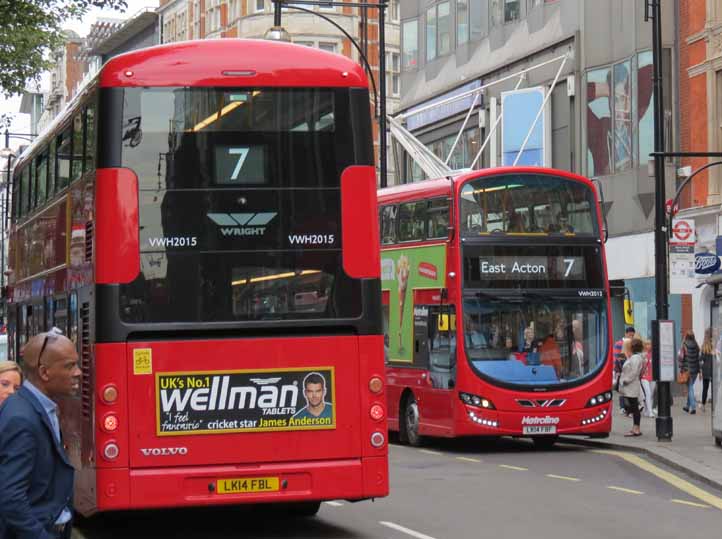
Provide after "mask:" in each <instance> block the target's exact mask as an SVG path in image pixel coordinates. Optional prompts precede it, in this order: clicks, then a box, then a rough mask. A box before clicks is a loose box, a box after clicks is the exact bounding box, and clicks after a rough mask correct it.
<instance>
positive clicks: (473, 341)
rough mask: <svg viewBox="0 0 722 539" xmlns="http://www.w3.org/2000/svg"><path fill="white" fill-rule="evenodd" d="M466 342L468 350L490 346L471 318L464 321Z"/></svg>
mask: <svg viewBox="0 0 722 539" xmlns="http://www.w3.org/2000/svg"><path fill="white" fill-rule="evenodd" d="M464 342H465V343H466V347H467V348H474V349H479V348H486V347H487V344H488V343H487V340H486V337H485V336H484V334H483V333H482V332H481V330H480V329H479V326H478V325H477V324H476V322H474V321H473V320H472V319H471V317H466V319H465V320H464Z"/></svg>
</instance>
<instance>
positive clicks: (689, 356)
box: [679, 329, 699, 415]
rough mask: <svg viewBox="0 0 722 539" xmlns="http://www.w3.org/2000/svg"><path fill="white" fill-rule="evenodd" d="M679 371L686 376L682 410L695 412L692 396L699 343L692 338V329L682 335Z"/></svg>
mask: <svg viewBox="0 0 722 539" xmlns="http://www.w3.org/2000/svg"><path fill="white" fill-rule="evenodd" d="M680 352H681V355H682V357H681V359H682V361H681V366H680V369H679V370H680V372H683V373H684V372H686V373H687V375H688V378H687V406H684V407H683V408H682V410H684V411H685V412H687V413H689V414H692V415H694V414H696V413H697V399H695V397H694V382H695V380H697V375H698V374H699V345H698V344H697V340H696V339H695V338H694V331H692V330H691V329H688V330H687V332H686V333H685V336H684V343H682V349H681V351H680Z"/></svg>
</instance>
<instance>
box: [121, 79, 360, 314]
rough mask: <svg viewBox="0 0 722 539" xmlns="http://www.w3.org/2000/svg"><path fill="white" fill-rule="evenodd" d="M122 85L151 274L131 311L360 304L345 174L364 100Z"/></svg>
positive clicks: (345, 308) (352, 308)
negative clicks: (344, 208) (347, 248)
mask: <svg viewBox="0 0 722 539" xmlns="http://www.w3.org/2000/svg"><path fill="white" fill-rule="evenodd" d="M123 92H124V96H123V120H122V122H123V125H122V166H123V167H126V168H129V169H132V170H133V171H134V173H135V174H136V175H137V176H138V182H139V187H140V193H139V197H140V200H139V204H140V206H139V209H140V216H139V224H140V233H139V234H140V250H141V253H140V256H141V260H140V263H141V271H140V275H139V276H138V277H137V278H136V279H135V280H134V281H133V282H131V283H129V284H126V285H121V307H120V308H121V318H122V319H123V320H124V321H125V322H128V323H155V322H158V323H165V322H195V323H201V322H220V321H246V320H247V321H257V320H298V319H309V318H313V319H333V318H353V317H357V316H359V315H360V309H361V299H360V293H361V292H360V285H359V283H358V282H357V281H354V280H353V279H351V278H349V277H348V276H347V275H346V274H345V273H344V271H343V269H342V268H343V264H342V258H341V256H342V250H341V249H342V244H341V211H340V200H341V197H340V177H341V174H342V172H343V170H344V169H345V168H346V167H347V166H349V165H352V164H357V161H358V153H359V150H358V148H357V147H356V145H355V142H354V140H355V137H354V133H355V132H356V130H358V129H362V128H363V126H359V125H358V122H360V121H361V119H362V118H363V115H362V114H358V113H357V112H354V110H355V108H358V105H359V103H363V102H364V101H363V99H360V100H356V96H354V95H352V94H353V93H354V91H353V90H349V89H326V88H300V89H295V88H294V89H278V88H275V89H268V88H255V89H254V88H250V89H249V88H183V87H178V88H127V89H124V90H123ZM366 95H367V94H366ZM367 99H368V98H367V97H366V102H365V105H364V106H366V107H367V106H368V101H367Z"/></svg>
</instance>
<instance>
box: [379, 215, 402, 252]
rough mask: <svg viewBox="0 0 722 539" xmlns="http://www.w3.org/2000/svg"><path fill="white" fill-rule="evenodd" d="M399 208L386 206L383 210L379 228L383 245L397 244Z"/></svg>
mask: <svg viewBox="0 0 722 539" xmlns="http://www.w3.org/2000/svg"><path fill="white" fill-rule="evenodd" d="M397 213H398V207H397V206H384V207H382V208H381V212H380V219H381V222H380V223H379V225H380V226H379V228H380V231H381V244H382V245H390V244H393V243H396V214H397Z"/></svg>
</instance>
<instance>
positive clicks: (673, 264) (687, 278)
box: [669, 219, 697, 294]
mask: <svg viewBox="0 0 722 539" xmlns="http://www.w3.org/2000/svg"><path fill="white" fill-rule="evenodd" d="M671 232H672V233H671V234H670V237H669V293H670V294H691V293H692V291H693V290H694V288H695V287H696V286H697V278H696V275H695V271H694V270H695V261H694V244H695V242H696V240H697V238H696V234H695V226H694V219H673V220H672V231H671Z"/></svg>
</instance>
